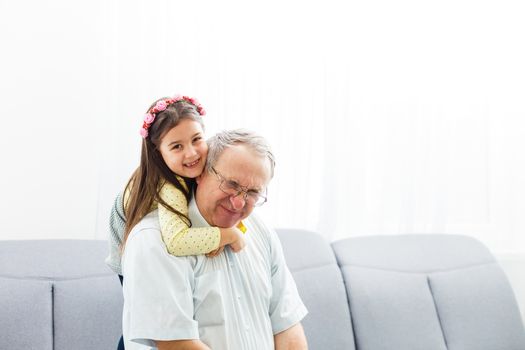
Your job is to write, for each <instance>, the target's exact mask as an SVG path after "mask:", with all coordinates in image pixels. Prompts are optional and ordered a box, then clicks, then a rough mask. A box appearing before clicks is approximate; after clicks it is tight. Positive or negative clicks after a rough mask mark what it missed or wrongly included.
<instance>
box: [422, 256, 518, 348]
mask: <svg viewBox="0 0 525 350" xmlns="http://www.w3.org/2000/svg"><path fill="white" fill-rule="evenodd" d="M429 279H430V286H431V288H432V293H433V295H434V299H435V302H436V307H437V309H438V310H439V317H440V318H441V321H442V325H443V332H444V334H445V338H446V339H447V345H448V349H449V350H462V349H476V350H493V349H509V350H511V349H512V350H518V349H525V333H524V330H523V326H522V325H521V318H520V317H521V316H520V314H519V311H518V308H517V307H516V303H515V302H514V295H513V293H512V290H511V289H510V288H509V287H508V281H507V279H506V278H505V275H504V273H503V271H502V270H501V268H500V267H499V266H498V265H497V264H496V263H489V264H486V265H480V266H474V267H470V268H465V269H461V270H456V271H447V272H442V273H433V274H431V275H430V276H429Z"/></svg>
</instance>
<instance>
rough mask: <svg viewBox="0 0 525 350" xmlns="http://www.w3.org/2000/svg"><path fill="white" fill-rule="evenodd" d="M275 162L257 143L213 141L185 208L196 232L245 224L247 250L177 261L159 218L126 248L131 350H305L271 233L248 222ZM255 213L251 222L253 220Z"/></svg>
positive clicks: (241, 138)
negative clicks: (163, 236)
mask: <svg viewBox="0 0 525 350" xmlns="http://www.w3.org/2000/svg"><path fill="white" fill-rule="evenodd" d="M273 168H274V160H273V155H272V153H271V152H270V149H269V147H268V145H267V144H266V142H265V141H264V139H263V138H261V137H259V136H257V135H255V134H252V133H249V132H245V131H229V132H222V133H219V134H217V135H216V136H214V137H213V138H212V139H211V140H210V141H209V153H208V161H207V164H206V169H205V171H204V172H203V173H202V175H201V176H200V177H199V178H198V179H197V184H198V185H197V189H196V192H195V195H194V198H193V199H192V200H191V201H190V204H189V216H190V219H191V221H192V224H193V225H194V226H196V227H202V226H210V225H211V226H218V227H232V226H235V225H237V224H238V223H239V222H240V221H241V220H243V223H244V225H245V226H246V228H247V232H246V235H245V241H246V247H245V248H244V249H243V250H241V251H240V252H238V253H234V252H232V251H231V250H230V248H229V247H228V246H227V247H226V248H225V249H224V251H223V252H221V253H220V254H219V255H218V256H217V257H214V258H206V257H205V256H189V257H175V256H171V255H169V254H168V253H167V251H166V248H165V246H164V244H163V242H162V238H161V234H160V228H159V223H158V218H157V214H156V213H155V212H153V213H150V214H149V215H147V216H146V217H145V218H144V219H143V220H142V221H141V222H140V223H139V224H138V225H137V226H135V228H134V229H133V230H132V232H131V234H130V236H129V237H128V240H127V242H126V246H125V250H124V256H123V260H122V268H123V273H124V276H125V278H124V315H123V330H124V339H125V345H126V349H127V350H132V349H150V348H158V349H159V350H163V349H213V350H221V349H224V350H226V349H230V350H231V349H233V350H237V349H239V350H240V349H253V350H262V349H306V348H307V345H306V339H305V336H304V332H303V329H302V326H301V324H300V321H301V320H302V318H303V317H304V316H305V315H306V313H307V311H306V308H305V307H304V305H303V303H302V301H301V299H300V297H299V295H298V293H297V288H296V286H295V282H294V280H293V278H292V276H291V274H290V272H289V270H288V268H287V266H286V263H285V261H284V257H283V252H282V248H281V245H280V242H279V239H278V238H277V235H276V233H275V232H274V231H273V230H271V229H270V228H269V227H267V226H266V225H265V223H264V222H263V221H261V220H260V219H259V218H258V217H257V216H256V215H254V214H252V211H253V208H254V206H256V205H258V204H262V203H264V202H265V200H266V187H267V185H268V183H269V181H270V179H271V178H272V176H273ZM250 214H251V215H250Z"/></svg>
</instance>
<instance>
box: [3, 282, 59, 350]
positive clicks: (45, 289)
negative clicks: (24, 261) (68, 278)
mask: <svg viewBox="0 0 525 350" xmlns="http://www.w3.org/2000/svg"><path fill="white" fill-rule="evenodd" d="M52 307H53V302H52V284H51V283H50V282H48V281H32V280H30V281H27V280H21V279H16V278H5V277H0V309H1V310H2V311H1V313H2V317H0V349H39V350H52V349H53V312H52Z"/></svg>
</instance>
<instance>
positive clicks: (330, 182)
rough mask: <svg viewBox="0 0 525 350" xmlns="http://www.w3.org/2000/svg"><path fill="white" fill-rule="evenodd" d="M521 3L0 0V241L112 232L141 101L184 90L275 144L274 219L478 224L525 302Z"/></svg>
mask: <svg viewBox="0 0 525 350" xmlns="http://www.w3.org/2000/svg"><path fill="white" fill-rule="evenodd" d="M524 17H525V11H524V6H523V4H522V3H521V2H520V1H517V0H516V1H512V0H510V1H509V0H504V1H486V2H476V1H466V0H458V1H442V2H437V3H427V2H420V1H409V0H404V1H397V2H391V1H380V0H374V1H367V2H334V1H323V2H322V3H317V4H316V3H310V4H306V3H295V2H284V1H281V2H274V1H266V2H261V3H259V4H250V5H248V4H246V3H245V2H241V1H224V2H211V1H199V2H185V3H180V2H172V1H167V0H155V1H148V2H146V1H116V0H110V1H106V0H94V1H90V2H70V1H65V0H52V1H45V2H40V1H35V0H26V1H16V2H15V1H7V0H0V42H1V43H2V46H3V48H4V49H3V54H2V56H1V57H0V77H1V78H0V96H2V97H1V100H0V110H1V112H2V118H1V120H2V122H3V129H2V130H3V131H2V136H1V137H0V155H1V159H2V172H1V173H0V193H1V194H2V195H1V199H0V213H1V214H0V225H1V227H2V231H1V233H0V238H1V239H37V238H79V239H80V238H86V239H91V238H95V239H103V238H105V236H106V234H107V231H106V222H107V213H108V210H109V208H110V206H111V203H112V199H113V197H114V196H115V194H116V193H117V192H118V191H120V190H121V188H122V186H123V184H124V183H125V181H126V180H127V178H128V177H129V175H130V173H131V172H132V170H133V169H134V168H135V167H136V165H137V162H138V155H139V145H140V138H139V137H138V134H137V129H138V127H139V125H140V119H141V116H142V114H143V112H144V110H145V108H146V107H147V106H148V105H149V104H150V102H151V101H152V100H154V99H156V98H157V97H159V96H163V95H167V94H172V93H175V92H184V93H187V94H190V95H195V96H197V97H198V98H199V99H200V100H201V101H203V103H204V105H205V107H206V108H207V110H208V111H209V115H208V117H207V119H206V123H207V128H208V131H209V133H213V132H215V131H217V130H220V129H224V128H234V127H247V128H252V129H255V130H257V131H259V132H260V133H262V134H263V135H265V136H266V137H267V138H268V139H269V140H270V142H271V144H272V145H273V146H274V148H275V153H276V154H277V159H278V167H277V173H276V178H275V179H274V180H273V182H272V185H271V187H270V195H271V197H270V202H269V203H268V205H265V207H263V211H264V213H265V215H266V216H267V217H269V218H271V220H272V221H273V223H274V224H275V225H276V226H281V227H303V228H310V229H315V230H318V231H320V232H322V233H323V234H324V235H325V236H326V237H327V239H338V238H343V237H346V236H354V235H357V234H393V233H418V232H423V233H426V232H428V233H435V232H440V233H463V234H468V235H471V236H474V237H476V238H478V239H480V240H482V241H483V242H484V243H485V244H487V245H488V246H489V248H490V249H491V250H492V251H493V252H494V253H495V254H497V255H498V256H499V257H501V261H502V263H503V265H504V267H505V269H506V271H507V272H508V274H509V277H510V279H511V281H512V283H513V284H514V286H515V291H516V293H517V294H518V296H519V298H520V300H521V304H522V305H525V302H524V300H525V292H524V290H525V288H524V285H525V277H524V276H525V274H523V271H525V260H524V259H523V253H524V252H525V235H524V234H523V233H524V231H525V216H524V215H523V213H524V212H525V180H524V179H525V152H522V150H523V149H524V147H525V100H524V99H523V96H525V85H524V84H523V82H524V81H525V65H523V62H524V61H525V45H524V44H523V43H524V42H525V41H524V37H523V33H525V22H524V21H523V20H522V19H523V18H524ZM509 256H511V257H513V258H512V259H511V260H508V257H509Z"/></svg>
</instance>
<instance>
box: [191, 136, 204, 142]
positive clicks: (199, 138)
mask: <svg viewBox="0 0 525 350" xmlns="http://www.w3.org/2000/svg"><path fill="white" fill-rule="evenodd" d="M200 140H202V136H197V137H196V138H194V139H193V142H197V141H200Z"/></svg>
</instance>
